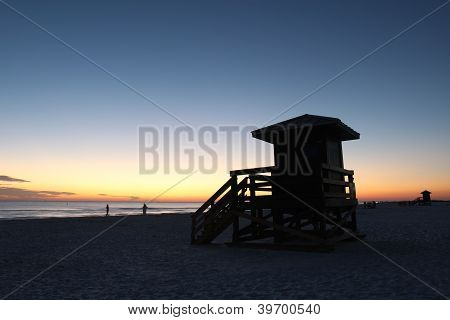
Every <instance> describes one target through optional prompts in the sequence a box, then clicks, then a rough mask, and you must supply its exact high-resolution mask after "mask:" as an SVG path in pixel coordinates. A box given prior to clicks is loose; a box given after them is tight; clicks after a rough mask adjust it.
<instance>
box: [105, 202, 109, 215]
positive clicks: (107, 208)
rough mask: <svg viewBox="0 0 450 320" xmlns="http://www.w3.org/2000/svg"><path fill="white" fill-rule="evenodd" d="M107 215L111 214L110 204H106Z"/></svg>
mask: <svg viewBox="0 0 450 320" xmlns="http://www.w3.org/2000/svg"><path fill="white" fill-rule="evenodd" d="M106 216H109V204H107V205H106Z"/></svg>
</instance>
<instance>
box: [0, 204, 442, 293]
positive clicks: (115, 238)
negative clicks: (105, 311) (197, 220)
mask: <svg viewBox="0 0 450 320" xmlns="http://www.w3.org/2000/svg"><path fill="white" fill-rule="evenodd" d="M359 214H360V219H359V220H360V228H361V229H362V230H363V231H365V232H366V233H367V238H366V241H367V242H368V243H370V245H372V246H373V247H375V248H377V249H378V250H380V251H381V252H383V253H384V254H385V255H387V256H388V257H390V258H392V259H393V260H395V261H396V262H397V263H399V264H400V265H402V266H403V267H404V268H406V269H408V270H409V271H411V272H412V273H414V274H415V275H417V276H418V277H420V278H421V279H423V280H424V281H426V282H427V283H429V284H430V285H431V286H433V287H435V288H436V289H438V290H439V291H441V292H442V293H444V294H445V295H446V296H450V246H449V244H450V207H449V206H445V205H441V206H432V207H396V206H395V207H384V208H383V207H379V208H377V209H375V210H370V209H361V210H359ZM118 219H120V218H118V217H110V218H67V219H42V220H23V221H0V295H1V297H3V296H5V295H7V294H8V293H9V292H11V291H12V290H13V289H15V288H16V287H17V286H19V285H21V284H23V283H24V282H26V281H27V280H29V279H30V278H32V277H33V276H35V275H36V274H38V273H39V272H41V271H42V270H44V269H46V268H47V267H48V266H50V265H52V264H53V263H54V262H56V261H57V260H58V259H60V258H61V257H63V256H64V255H66V254H67V253H69V252H70V251H72V250H73V249H75V248H77V247H78V246H80V245H81V244H83V243H84V242H85V241H87V240H88V239H90V238H91V237H93V236H95V235H96V234H97V233H99V232H100V231H102V230H103V229H105V228H107V227H108V226H109V225H111V224H112V223H113V222H114V221H117V220H118ZM189 232H190V218H189V216H187V215H185V216H174V215H172V216H170V215H168V216H146V217H136V216H131V217H128V218H127V219H125V220H124V221H123V222H121V223H120V224H118V225H117V226H115V227H114V228H112V229H111V230H109V231H108V232H106V233H105V234H103V235H102V236H101V237H99V238H97V239H96V240H95V241H93V242H91V243H90V244H88V245H87V246H85V247H84V248H82V249H81V250H80V251H78V252H77V253H75V254H74V255H72V256H71V257H69V258H68V259H67V260H65V261H63V262H62V263H60V264H58V265H57V266H56V267H54V268H53V269H51V270H49V271H48V272H46V273H44V274H43V275H42V276H40V277H38V278H36V279H35V280H34V281H32V282H31V283H29V284H28V285H26V286H25V287H23V288H22V289H20V290H18V291H17V292H16V293H15V294H13V295H11V296H10V297H9V298H10V299H441V298H442V297H441V296H439V295H438V294H437V293H436V292H434V291H433V290H431V289H430V288H428V287H427V286H425V285H424V284H422V283H420V282H419V281H417V280H416V279H414V278H413V277H411V276H410V275H408V274H407V273H405V272H404V271H402V270H400V269H399V268H398V267H396V266H394V265H392V264H391V263H390V262H388V261H386V260H385V259H384V258H382V257H380V256H379V255H377V254H376V253H374V252H373V251H371V250H370V249H368V248H366V247H365V246H364V245H362V244H361V243H357V242H349V243H342V244H341V245H340V246H338V248H337V250H336V251H335V252H332V253H308V252H293V251H273V250H262V249H244V248H227V247H225V246H223V245H218V244H216V245H209V246H191V245H190V244H189ZM222 240H225V239H222Z"/></svg>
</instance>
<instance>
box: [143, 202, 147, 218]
mask: <svg viewBox="0 0 450 320" xmlns="http://www.w3.org/2000/svg"><path fill="white" fill-rule="evenodd" d="M147 208H148V207H147V205H146V204H145V203H144V206H143V207H142V214H143V215H144V216H145V215H146V214H147Z"/></svg>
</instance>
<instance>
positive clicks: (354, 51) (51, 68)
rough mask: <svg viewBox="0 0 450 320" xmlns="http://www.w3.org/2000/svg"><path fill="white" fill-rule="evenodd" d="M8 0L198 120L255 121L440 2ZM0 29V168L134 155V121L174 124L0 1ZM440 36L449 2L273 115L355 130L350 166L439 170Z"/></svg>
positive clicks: (447, 82) (449, 74) (443, 41)
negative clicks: (319, 119)
mask: <svg viewBox="0 0 450 320" xmlns="http://www.w3.org/2000/svg"><path fill="white" fill-rule="evenodd" d="M7 2H8V1H7ZM8 3H9V4H11V5H12V6H14V7H15V8H16V9H17V10H19V11H20V12H22V13H23V14H25V15H26V16H28V17H30V18H31V19H33V20H34V21H36V22H37V23H38V24H40V25H41V26H43V27H44V28H46V29H48V30H49V31H51V32H52V33H54V34H55V35H56V36H58V37H60V38H61V39H63V40H64V41H65V42H67V43H68V44H70V45H71V46H73V47H74V48H76V49H77V50H79V51H81V52H82V53H84V54H85V55H87V56H88V57H89V58H91V59H92V60H94V61H95V62H97V63H98V64H100V65H101V66H103V67H104V68H106V69H107V70H108V71H110V72H112V73H114V74H115V75H117V76H118V77H119V78H120V79H122V80H123V81H125V82H127V83H129V84H130V85H131V86H133V87H134V88H136V89H137V90H139V91H141V92H142V93H144V94H145V95H146V96H148V97H150V98H151V99H153V100H154V101H156V102H157V103H158V104H159V105H161V106H162V107H163V108H165V109H167V110H168V111H169V112H170V113H173V114H174V115H176V116H177V117H178V118H180V119H182V120H183V121H185V122H187V123H189V124H192V125H193V126H195V127H198V126H201V125H205V124H208V125H223V124H233V125H246V124H249V125H257V126H261V125H263V124H266V123H267V121H270V120H272V119H273V118H274V117H276V116H277V115H278V114H279V113H280V112H281V111H282V110H284V109H285V108H286V107H288V106H289V105H291V104H292V103H293V102H295V101H297V100H298V99H299V98H301V97H302V96H304V95H305V94H307V93H309V92H310V91H311V90H314V88H316V87H317V86H319V85H320V84H321V83H323V82H325V81H326V80H328V79H329V78H331V77H333V76H334V75H336V74H337V73H338V72H340V71H342V70H343V69H344V68H346V67H347V66H348V65H350V64H352V63H353V62H355V61H356V60H358V59H359V58H361V57H362V56H364V55H365V54H367V53H368V52H370V51H371V50H373V49H374V48H376V47H377V46H379V45H380V44H382V43H383V42H385V41H386V40H388V39H390V38H391V37H393V36H394V35H396V34H397V33H399V32H400V31H402V30H404V29H405V28H407V27H408V26H409V25H411V24H412V23H414V22H415V21H417V20H418V19H420V18H422V17H423V16H424V15H426V14H427V13H429V12H430V11H432V10H433V9H435V8H436V7H438V6H439V5H440V4H442V3H444V1H434V0H431V1H395V2H394V1H339V2H336V1H95V2H92V1H77V2H67V1H39V2H37V1H33V2H31V1H9V2H8ZM0 27H1V28H0V38H1V41H2V47H1V50H0V63H1V72H0V86H1V88H2V90H1V93H0V111H1V117H0V143H1V151H0V153H1V154H0V155H1V156H2V158H3V161H4V163H3V167H4V168H6V169H8V170H12V171H13V172H0V174H5V175H13V174H14V175H16V176H17V175H20V173H21V171H22V170H25V167H30V166H32V167H33V168H34V170H38V167H37V165H36V164H27V162H26V161H22V160H21V159H24V158H28V159H29V158H30V157H37V158H39V157H40V155H42V157H44V154H45V157H48V156H49V155H50V156H51V155H52V154H54V161H61V159H62V160H64V159H65V157H70V158H71V159H78V160H79V161H80V162H83V161H87V159H89V157H90V156H92V154H94V155H95V158H96V159H97V158H99V159H101V158H102V157H105V158H106V159H109V158H111V157H114V156H116V157H121V156H124V155H130V159H131V158H133V159H135V158H136V157H135V153H136V150H135V148H136V144H137V143H136V132H137V126H139V125H143V124H146V125H159V126H161V125H177V124H179V123H178V122H177V121H176V120H174V119H173V118H172V117H170V116H168V115H167V114H165V113H164V112H161V111H160V110H158V109H157V108H155V107H154V106H153V105H152V104H150V103H149V102H148V101H146V100H145V99H143V98H142V97H140V96H138V95H136V94H135V93H133V92H132V91H131V90H129V89H128V88H126V87H125V86H123V85H122V84H120V83H118V82H117V81H116V80H114V79H112V78H111V77H110V76H108V75H107V74H105V73H104V72H103V71H101V70H99V69H98V68H96V67H95V66H93V65H92V64H90V63H88V62H87V61H86V60H84V59H83V58H81V57H80V56H78V55H77V54H75V53H74V52H73V51H71V50H70V49H68V48H67V47H65V46H64V45H62V44H61V43H59V42H58V41H56V40H55V39H53V38H52V37H51V36H49V35H48V34H46V33H45V32H42V30H39V29H38V28H37V27H36V26H34V25H33V24H31V23H30V22H29V21H27V20H25V19H24V18H23V17H21V16H19V15H18V14H16V13H14V12H13V11H12V10H10V9H9V8H7V7H6V6H5V5H3V4H0ZM449 33H450V5H448V6H446V7H444V8H443V9H442V10H440V11H438V12H437V13H435V14H434V15H432V16H431V17H429V18H428V19H426V20H425V21H423V22H422V23H420V24H419V25H417V26H416V27H415V28H413V29H412V30H410V31H409V32H407V33H405V34H404V35H402V36H401V37H399V38H398V39H397V40H395V41H394V42H393V43H392V44H390V45H388V46H386V47H385V48H383V49H381V50H379V51H378V52H377V53H375V54H374V55H373V56H371V57H370V58H368V59H367V60H366V61H364V62H363V63H361V64H360V65H358V66H356V67H355V68H353V69H352V70H350V71H349V72H348V73H346V74H345V75H343V76H342V77H341V78H339V79H337V80H336V81H334V82H332V83H331V84H330V85H328V86H327V87H325V88H324V89H323V90H321V91H320V92H318V93H316V94H314V95H313V96H311V97H310V98H309V99H308V100H306V101H305V102H303V103H302V104H300V105H298V106H296V107H295V108H293V109H292V110H291V111H289V112H288V113H286V114H284V115H283V116H282V117H280V118H278V119H277V121H278V120H279V121H281V120H285V119H288V118H290V117H294V116H298V115H301V114H304V113H310V114H318V115H325V116H336V117H339V118H341V119H342V120H343V121H344V122H345V123H347V124H349V125H350V126H352V127H353V128H354V129H355V130H357V131H359V132H360V133H361V137H362V139H361V140H360V141H358V142H355V143H349V144H348V147H347V146H346V148H347V149H346V150H348V151H347V154H346V158H348V159H349V160H348V161H347V162H348V163H349V164H350V165H352V166H353V167H356V168H361V170H368V168H369V167H370V164H371V163H372V164H373V165H374V167H373V168H374V170H380V163H381V162H383V166H382V167H383V168H385V169H386V168H389V170H390V171H391V170H392V167H395V168H400V169H399V170H401V166H402V163H405V164H406V165H407V164H408V163H410V164H411V168H410V169H411V170H413V169H414V170H419V169H421V168H424V167H425V168H426V167H430V166H431V167H433V170H435V175H436V178H439V179H443V177H442V174H441V175H439V172H446V171H449V170H448V166H449V164H450V152H449V149H448V142H447V140H448V137H449V133H450V124H449V119H450V117H449V116H450V108H449V104H450V61H449V53H450V41H449V40H450V38H449ZM380 154H383V156H380ZM430 158H431V159H430ZM352 159H353V160H352ZM374 159H381V160H377V161H375V160H374ZM383 159H387V160H386V161H385V160H383ZM375 162H376V163H375ZM130 165H136V166H137V164H133V163H132V164H130ZM0 168H1V167H0ZM6 169H4V170H6ZM46 170H47V169H46ZM25 171H26V170H25ZM363 176H364V175H363ZM367 177H368V178H367V179H370V178H369V176H367ZM18 178H23V179H28V177H22V176H19V177H18ZM445 178H447V176H445ZM421 181H422V180H421ZM423 183H426V179H425V180H424V181H423ZM429 184H431V186H430V188H432V186H433V184H432V181H430V183H429ZM443 184H444V182H443V181H440V182H439V186H441V185H443ZM55 187H60V186H59V185H58V186H55ZM68 188H70V186H68ZM439 188H440V187H439ZM447 191H448V195H449V196H450V190H447Z"/></svg>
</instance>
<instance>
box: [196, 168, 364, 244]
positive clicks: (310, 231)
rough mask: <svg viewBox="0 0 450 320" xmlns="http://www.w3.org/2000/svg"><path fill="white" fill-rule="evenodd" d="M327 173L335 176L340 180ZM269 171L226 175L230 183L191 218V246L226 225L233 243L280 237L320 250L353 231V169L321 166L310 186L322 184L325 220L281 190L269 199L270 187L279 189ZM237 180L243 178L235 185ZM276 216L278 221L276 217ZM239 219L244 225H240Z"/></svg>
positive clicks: (220, 231) (354, 205) (211, 235)
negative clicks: (231, 226) (229, 229)
mask: <svg viewBox="0 0 450 320" xmlns="http://www.w3.org/2000/svg"><path fill="white" fill-rule="evenodd" d="M330 172H331V173H335V176H336V174H339V175H340V179H336V178H334V176H333V175H331V174H330ZM271 173H272V167H262V168H253V169H245V170H236V171H231V172H230V174H231V177H230V179H229V180H228V181H227V182H225V184H224V185H223V186H221V187H220V188H219V189H218V190H217V191H216V192H215V193H214V194H213V195H212V196H211V197H210V198H209V199H208V200H207V201H206V202H205V203H204V204H203V205H202V206H201V207H200V208H199V209H198V210H197V211H196V212H195V213H193V214H192V230H191V243H192V244H207V243H210V242H211V241H213V240H214V239H215V238H216V237H217V236H218V235H220V234H221V233H222V232H223V231H225V229H227V227H229V226H230V225H233V244H235V245H236V244H238V243H242V242H245V241H253V240H261V239H265V238H274V241H275V242H276V243H279V242H280V241H279V240H278V239H280V238H282V239H284V240H289V239H294V238H295V239H296V242H297V243H298V244H301V245H303V246H315V247H319V246H322V247H323V246H329V245H331V244H333V243H335V242H337V241H340V240H343V239H344V238H348V237H349V233H350V232H352V233H353V232H355V231H356V220H355V212H356V211H355V208H356V205H357V199H356V192H355V187H354V182H353V171H350V170H345V169H342V168H336V167H331V166H329V165H325V164H324V165H322V173H321V176H320V177H319V178H317V179H316V180H314V181H312V182H311V183H315V184H319V185H322V188H323V190H324V191H323V193H322V195H323V197H322V198H321V203H322V204H323V207H322V210H323V211H322V210H321V211H322V212H326V217H325V216H321V215H319V214H317V210H315V211H316V212H315V211H314V210H311V209H308V208H307V207H306V206H305V205H302V203H300V202H299V201H298V200H297V199H295V197H293V196H292V195H290V194H289V193H287V192H284V193H282V194H280V193H279V192H280V189H278V194H277V195H274V194H273V191H274V188H279V186H277V184H276V183H275V181H274V180H273V176H271V175H267V174H271ZM238 176H243V178H242V180H241V181H240V182H238ZM344 176H345V177H346V178H344ZM333 186H338V188H334V189H332V188H333ZM328 189H330V190H328ZM337 191H341V192H337ZM280 212H281V213H284V215H280ZM277 215H278V217H280V218H278V219H276V217H277ZM240 219H243V220H246V222H247V223H245V221H243V222H244V223H243V224H242V222H240ZM343 230H347V231H346V232H343ZM277 237H278V239H277ZM341 238H342V239H341ZM284 240H282V242H285V241H284Z"/></svg>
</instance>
